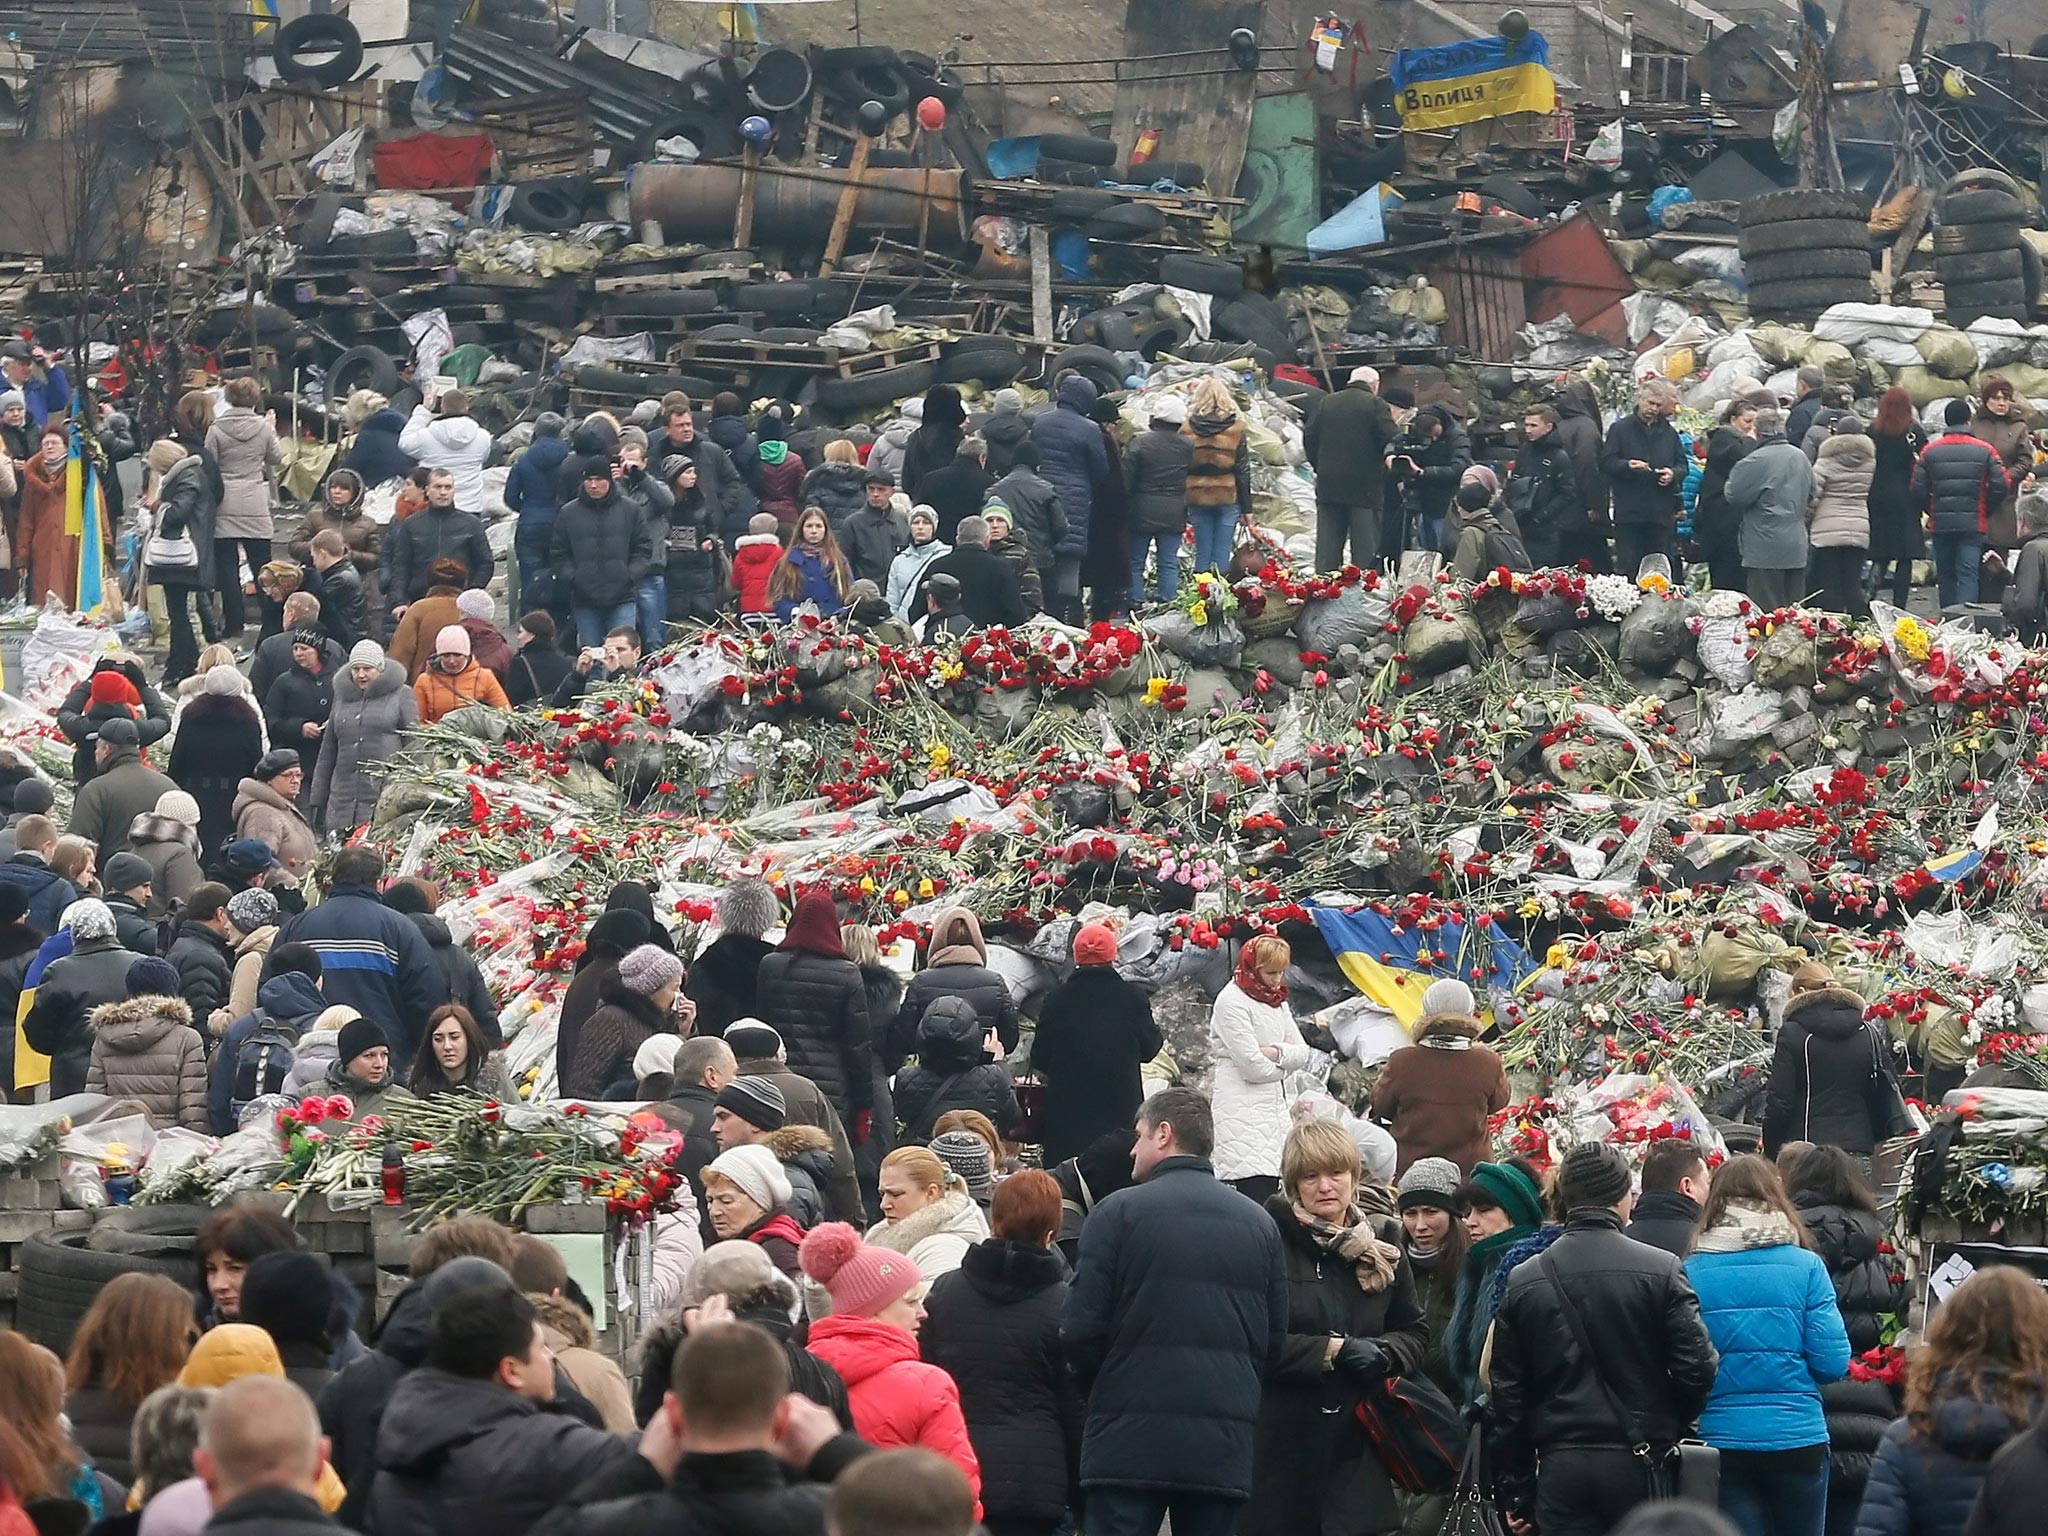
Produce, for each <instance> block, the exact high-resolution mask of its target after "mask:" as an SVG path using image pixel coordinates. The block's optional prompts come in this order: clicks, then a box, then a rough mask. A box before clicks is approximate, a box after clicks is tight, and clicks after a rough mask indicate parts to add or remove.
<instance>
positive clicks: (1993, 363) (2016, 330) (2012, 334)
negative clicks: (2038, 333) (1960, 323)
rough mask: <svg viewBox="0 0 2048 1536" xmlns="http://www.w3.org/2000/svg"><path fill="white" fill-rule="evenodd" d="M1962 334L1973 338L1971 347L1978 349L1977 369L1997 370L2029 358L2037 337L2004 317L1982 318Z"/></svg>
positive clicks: (1973, 321) (1982, 316) (1976, 320)
mask: <svg viewBox="0 0 2048 1536" xmlns="http://www.w3.org/2000/svg"><path fill="white" fill-rule="evenodd" d="M1963 334H1964V335H1965V336H1967V337H1969V338H1970V345H1971V346H1973V347H1975V348H1976V349H1977V368H1978V370H1979V371H1980V372H1981V371H1983V370H1984V369H1986V368H1997V367H1999V366H2000V365H2002V364H2005V363H2016V362H2019V361H2020V360H2021V359H2022V358H2024V357H2026V356H2027V355H2028V352H2029V350H2030V349H2031V347H2032V346H2033V343H2034V340H2035V338H2034V336H2033V335H2032V333H2031V332H2029V331H2028V329H2027V328H2026V327H2025V326H2023V325H2021V324H2020V323H2019V321H2017V320H2007V319H2005V318H2003V317H2002V316H1993V315H1981V316H1979V317H1978V318H1977V319H1975V320H1972V321H1971V322H1970V323H1969V324H1968V325H1967V326H1965V327H1964V328H1963Z"/></svg>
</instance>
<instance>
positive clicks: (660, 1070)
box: [633, 1033, 683, 1083]
mask: <svg viewBox="0 0 2048 1536" xmlns="http://www.w3.org/2000/svg"><path fill="white" fill-rule="evenodd" d="M682 1048H683V1037H682V1036H681V1035H671V1034H667V1033H663V1034H659V1035H649V1036H648V1037H647V1038H646V1039H645V1040H643V1041H641V1042H640V1049H639V1050H637V1051H635V1052H634V1053H633V1081H634V1082H636V1083H644V1082H646V1081H647V1079H649V1078H650V1077H671V1076H673V1075H674V1074H675V1070H676V1053H677V1052H678V1051H680V1050H681V1049H682Z"/></svg>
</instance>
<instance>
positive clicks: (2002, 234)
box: [1934, 221, 2026, 261]
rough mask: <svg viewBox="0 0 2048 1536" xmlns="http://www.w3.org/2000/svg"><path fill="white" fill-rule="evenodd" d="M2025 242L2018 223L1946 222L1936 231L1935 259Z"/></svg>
mask: <svg viewBox="0 0 2048 1536" xmlns="http://www.w3.org/2000/svg"><path fill="white" fill-rule="evenodd" d="M2025 243H2026V242H2025V240H2024V238H2023V237H2022V236H2021V234H2020V226H2019V225H2018V224H2007V223H2005V222H2003V221H1994V222H1992V223H1989V224H1945V225H1943V226H1942V227H1941V228H1940V229H1937V230H1936V231H1935V232H1934V259H1935V260H1936V261H1939V260H1941V258H1942V257H1944V256H1953V255H1956V254H1957V253H1958V252H1962V251H1971V252H1976V251H2003V250H2007V249H2009V248H2010V247H2012V246H2015V245H2023V244H2025Z"/></svg>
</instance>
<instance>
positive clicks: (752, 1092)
mask: <svg viewBox="0 0 2048 1536" xmlns="http://www.w3.org/2000/svg"><path fill="white" fill-rule="evenodd" d="M714 1102H715V1103H716V1105H717V1107H718V1108H720V1109H722V1110H724V1111H725V1112H726V1113H727V1114H732V1115H738V1116H739V1117H740V1118H741V1119H742V1120H744V1121H746V1122H747V1124H749V1125H751V1126H752V1127H753V1128H754V1129H755V1130H757V1131H779V1130H781V1129H782V1128H783V1126H785V1125H787V1124H788V1123H789V1103H788V1101H787V1100H785V1099H784V1098H783V1096H782V1090H781V1089H780V1088H778V1087H776V1086H775V1084H773V1083H772V1082H770V1081H769V1080H768V1079H767V1078H765V1077H736V1078H734V1079H733V1080H732V1081H731V1082H729V1083H727V1084H726V1085H725V1086H724V1087H723V1088H721V1089H719V1090H718V1098H717V1099H716V1100H715V1101H714Z"/></svg>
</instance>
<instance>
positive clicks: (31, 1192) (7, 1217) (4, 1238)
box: [0, 1152, 92, 1328]
mask: <svg viewBox="0 0 2048 1536" xmlns="http://www.w3.org/2000/svg"><path fill="white" fill-rule="evenodd" d="M63 1206H64V1200H63V1196H62V1194H61V1192H60V1190H59V1188H58V1184H57V1154H56V1153H54V1152H53V1153H51V1154H50V1155H49V1156H48V1157H45V1158H42V1159H39V1160H38V1161H36V1162H34V1163H31V1164H30V1165H29V1166H28V1167H26V1168H23V1169H19V1170H16V1171H14V1172H12V1173H9V1174H8V1175H7V1176H6V1177H4V1178H0V1327H5V1328H12V1327H13V1326H14V1298H15V1297H16V1296H17V1295H18V1294H19V1293H20V1289H21V1250H22V1247H23V1246H24V1245H25V1244H26V1243H27V1242H28V1240H29V1239H30V1238H31V1237H33V1236H35V1234H36V1233H38V1232H60V1231H77V1230H80V1229H83V1228H85V1227H89V1226H91V1225H92V1213H91V1212H90V1211H67V1210H65V1209H64V1208H63Z"/></svg>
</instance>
